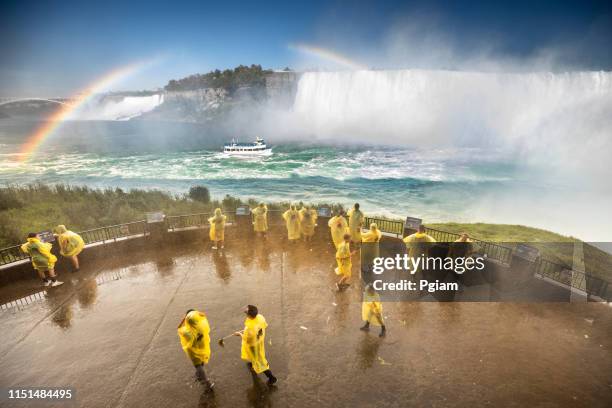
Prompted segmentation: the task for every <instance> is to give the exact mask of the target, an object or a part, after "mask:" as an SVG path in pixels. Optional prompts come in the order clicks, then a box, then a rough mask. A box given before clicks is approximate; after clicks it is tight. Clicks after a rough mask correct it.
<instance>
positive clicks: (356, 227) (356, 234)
mask: <svg viewBox="0 0 612 408" xmlns="http://www.w3.org/2000/svg"><path fill="white" fill-rule="evenodd" d="M347 215H348V217H349V221H348V225H349V233H350V234H351V242H352V243H353V244H358V243H361V227H363V223H364V221H365V216H364V215H363V212H361V210H360V209H359V203H355V205H354V206H353V209H351V210H350V211H349V212H348V214H347Z"/></svg>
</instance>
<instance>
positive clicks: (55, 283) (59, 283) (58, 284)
mask: <svg viewBox="0 0 612 408" xmlns="http://www.w3.org/2000/svg"><path fill="white" fill-rule="evenodd" d="M63 284H64V282H60V281H55V282H53V283H52V284H51V287H53V288H54V287H56V286H60V285H63Z"/></svg>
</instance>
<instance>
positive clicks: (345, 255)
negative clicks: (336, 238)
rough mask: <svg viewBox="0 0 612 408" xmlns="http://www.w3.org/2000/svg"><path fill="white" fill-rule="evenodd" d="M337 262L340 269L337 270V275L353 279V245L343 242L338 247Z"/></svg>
mask: <svg viewBox="0 0 612 408" xmlns="http://www.w3.org/2000/svg"><path fill="white" fill-rule="evenodd" d="M336 262H337V263H338V268H337V269H336V275H343V276H347V277H349V278H350V277H351V273H352V269H353V262H352V260H351V245H350V243H349V242H344V241H343V242H342V243H341V244H340V245H338V249H337V250H336Z"/></svg>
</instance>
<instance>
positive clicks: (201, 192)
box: [189, 186, 210, 204]
mask: <svg viewBox="0 0 612 408" xmlns="http://www.w3.org/2000/svg"><path fill="white" fill-rule="evenodd" d="M189 198H191V199H192V200H193V201H199V202H201V203H204V204H208V203H210V192H209V191H208V188H206V187H204V186H193V187H191V188H190V189H189Z"/></svg>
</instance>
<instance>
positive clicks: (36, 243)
mask: <svg viewBox="0 0 612 408" xmlns="http://www.w3.org/2000/svg"><path fill="white" fill-rule="evenodd" d="M51 248H52V246H51V244H50V243H44V242H41V241H40V240H39V239H38V238H28V242H26V243H25V244H23V245H22V246H21V250H22V251H23V252H25V253H26V254H28V255H30V257H31V258H32V266H33V267H34V269H36V270H37V271H40V272H46V271H48V270H50V269H53V268H54V267H55V263H56V262H57V257H56V256H55V255H53V254H52V253H51Z"/></svg>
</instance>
